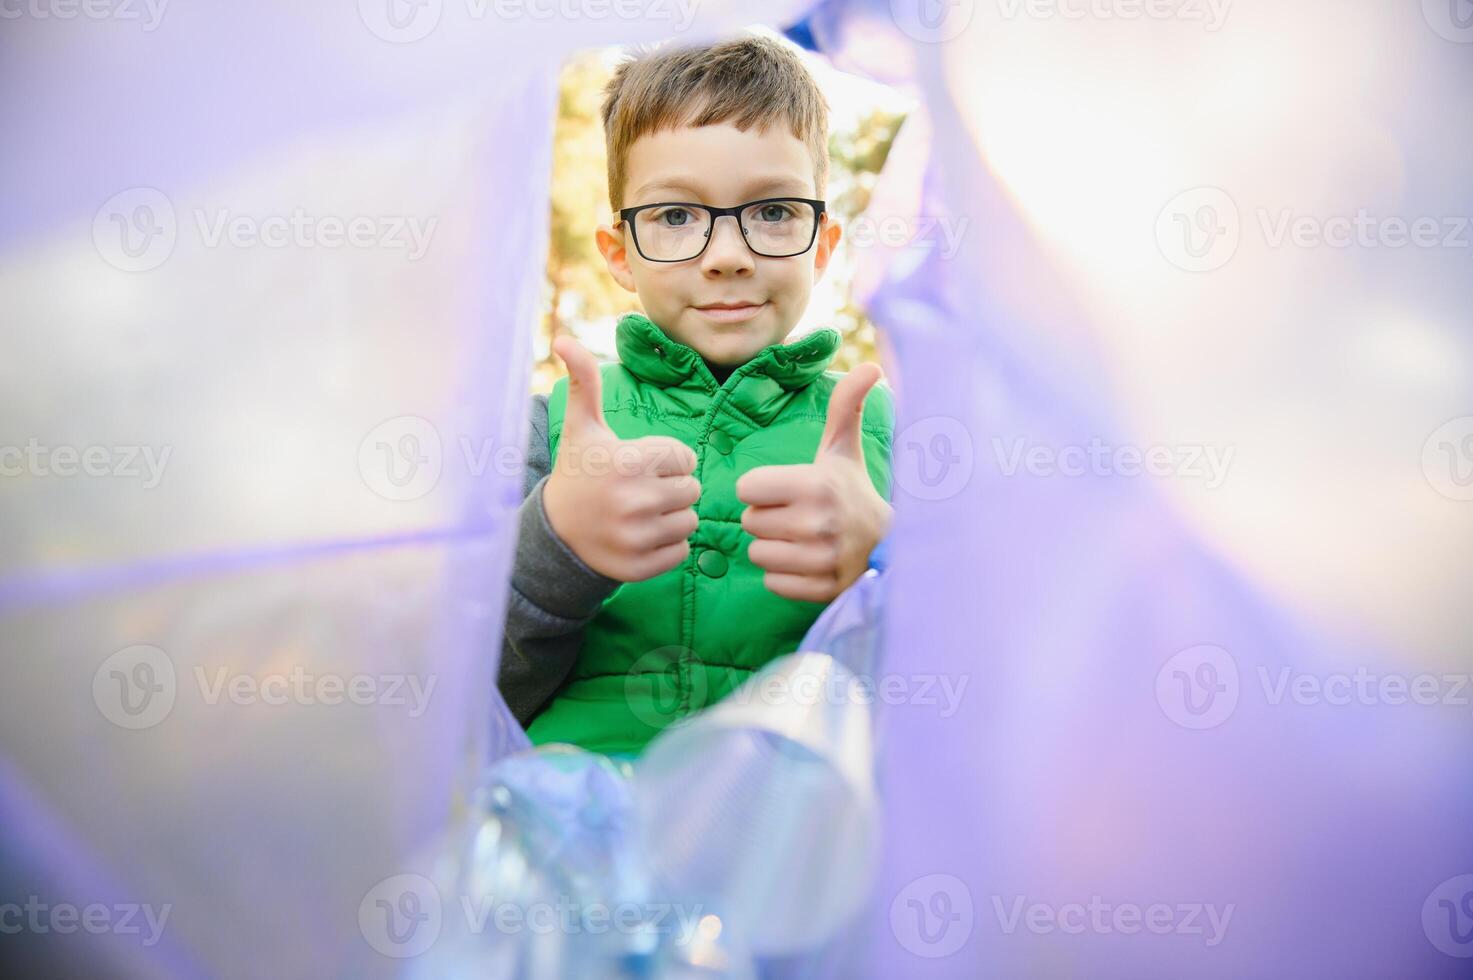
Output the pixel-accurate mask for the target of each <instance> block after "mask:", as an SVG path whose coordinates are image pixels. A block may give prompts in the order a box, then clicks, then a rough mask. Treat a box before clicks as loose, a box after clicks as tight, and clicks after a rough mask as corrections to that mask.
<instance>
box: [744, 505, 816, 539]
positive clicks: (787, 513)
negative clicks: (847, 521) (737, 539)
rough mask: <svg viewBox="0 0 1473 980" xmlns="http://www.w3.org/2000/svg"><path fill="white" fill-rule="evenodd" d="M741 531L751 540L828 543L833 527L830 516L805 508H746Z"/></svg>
mask: <svg viewBox="0 0 1473 980" xmlns="http://www.w3.org/2000/svg"><path fill="white" fill-rule="evenodd" d="M742 530H744V531H746V532H747V533H748V534H750V535H751V536H752V537H754V538H767V539H771V540H775V541H832V540H834V539H835V538H836V537H837V533H836V532H837V527H836V524H835V520H834V517H833V515H832V514H829V515H825V514H823V513H820V512H816V511H814V510H812V509H811V508H807V507H748V508H747V509H746V510H744V511H742Z"/></svg>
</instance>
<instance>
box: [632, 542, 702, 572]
mask: <svg viewBox="0 0 1473 980" xmlns="http://www.w3.org/2000/svg"><path fill="white" fill-rule="evenodd" d="M689 556H690V542H689V541H686V540H685V539H684V538H682V539H681V540H679V541H676V542H675V543H673V544H667V545H665V546H664V547H663V548H660V549H658V550H656V551H653V552H651V553H650V554H649V556H648V557H646V558H644V559H643V560H642V561H640V562H639V563H638V564H637V565H636V566H635V569H634V572H633V574H632V575H631V576H630V579H629V581H631V582H643V581H644V580H645V579H649V578H654V577H655V576H656V575H660V574H663V573H664V572H668V571H670V569H672V568H674V567H675V566H677V565H679V564H680V563H681V562H683V561H685V559H686V558H687V557H689Z"/></svg>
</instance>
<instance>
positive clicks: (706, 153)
mask: <svg viewBox="0 0 1473 980" xmlns="http://www.w3.org/2000/svg"><path fill="white" fill-rule="evenodd" d="M625 187H626V188H627V189H628V190H629V195H628V196H629V198H630V199H640V200H643V199H646V198H649V196H650V195H652V194H655V195H659V194H666V193H671V192H680V193H683V194H687V195H691V196H693V197H695V199H696V200H697V201H698V202H699V203H718V201H717V200H716V199H721V198H727V197H737V198H740V199H741V200H744V201H746V200H754V199H756V198H760V197H777V196H781V195H792V196H794V197H812V196H813V195H814V194H815V193H816V190H815V187H814V161H813V158H812V155H811V154H810V153H809V152H808V147H807V145H806V144H805V143H804V142H803V141H802V140H800V139H798V138H797V137H796V136H794V135H793V134H792V133H791V132H790V131H789V130H788V129H787V128H786V127H782V126H773V127H769V128H768V129H767V130H766V131H765V132H763V131H759V130H757V129H756V128H752V129H748V130H747V131H746V132H742V131H741V130H738V129H737V128H736V127H735V126H733V125H731V124H730V123H726V124H719V123H718V124H713V125H709V126H678V127H672V128H665V129H661V130H658V131H656V132H653V133H646V134H644V135H642V136H640V137H639V138H638V139H636V140H635V141H634V143H633V145H631V146H630V148H629V156H628V160H627V161H626V170H625ZM719 203H726V202H724V201H723V202H719ZM731 203H739V202H731Z"/></svg>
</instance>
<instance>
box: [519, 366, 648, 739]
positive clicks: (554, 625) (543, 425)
mask: <svg viewBox="0 0 1473 980" xmlns="http://www.w3.org/2000/svg"><path fill="white" fill-rule="evenodd" d="M530 418H531V421H530V425H529V429H530V432H529V433H528V445H527V465H526V467H525V471H524V473H523V482H522V493H523V499H522V503H521V506H520V507H519V508H518V510H517V550H516V555H515V558H514V559H513V562H512V580H511V589H510V591H509V593H508V596H507V609H506V628H505V632H504V634H503V637H502V643H501V666H500V668H499V669H498V671H497V678H496V685H497V687H498V688H500V690H501V695H502V697H504V698H505V699H506V703H507V705H508V707H510V708H511V711H512V714H513V715H515V716H516V719H517V721H519V722H520V723H521V724H522V725H523V726H526V725H527V724H529V723H530V722H531V721H532V719H533V718H534V717H535V716H536V715H537V713H538V712H539V711H541V710H542V708H543V707H544V706H545V705H546V704H547V702H548V701H550V700H551V699H552V696H553V694H555V693H556V692H557V689H558V688H559V687H561V686H562V684H563V682H564V681H565V680H566V679H567V677H568V675H569V674H570V673H571V672H572V669H573V665H574V664H575V663H577V661H578V653H579V651H580V650H581V649H582V646H583V627H584V626H586V625H587V624H588V622H589V621H590V620H591V619H593V617H594V616H595V615H597V614H598V611H599V609H600V608H601V607H602V606H603V603H604V600H605V599H607V598H608V597H609V596H611V595H613V594H614V592H616V591H617V590H618V588H619V586H620V585H621V584H622V583H620V582H619V580H617V579H612V578H609V577H608V576H606V575H602V574H600V573H599V572H596V571H594V570H593V569H591V568H589V567H588V566H587V565H585V564H584V563H583V560H582V559H581V558H579V557H578V555H577V554H576V553H574V551H573V550H572V549H571V548H569V547H568V546H567V544H566V543H564V542H563V540H562V539H561V538H559V537H558V536H557V532H555V531H554V530H553V529H552V525H551V524H549V523H548V520H547V511H546V510H545V509H544V507H543V503H542V491H543V488H544V487H545V486H546V484H547V478H548V474H549V473H550V472H551V470H552V454H551V452H550V450H549V447H548V438H547V397H546V396H545V395H533V396H532V403H531V411H530Z"/></svg>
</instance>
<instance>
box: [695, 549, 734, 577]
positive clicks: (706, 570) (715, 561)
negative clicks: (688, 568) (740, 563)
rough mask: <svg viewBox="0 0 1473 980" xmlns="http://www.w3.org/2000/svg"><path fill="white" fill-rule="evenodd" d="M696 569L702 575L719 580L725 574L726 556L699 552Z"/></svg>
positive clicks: (719, 553) (714, 552)
mask: <svg viewBox="0 0 1473 980" xmlns="http://www.w3.org/2000/svg"><path fill="white" fill-rule="evenodd" d="M696 567H697V568H699V569H700V570H701V573H702V574H703V575H707V576H709V577H711V578H720V577H721V576H723V575H725V574H726V567H727V561H726V556H725V555H723V554H722V553H721V552H719V551H712V550H710V549H707V550H706V551H703V552H701V557H699V558H697V559H696Z"/></svg>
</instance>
